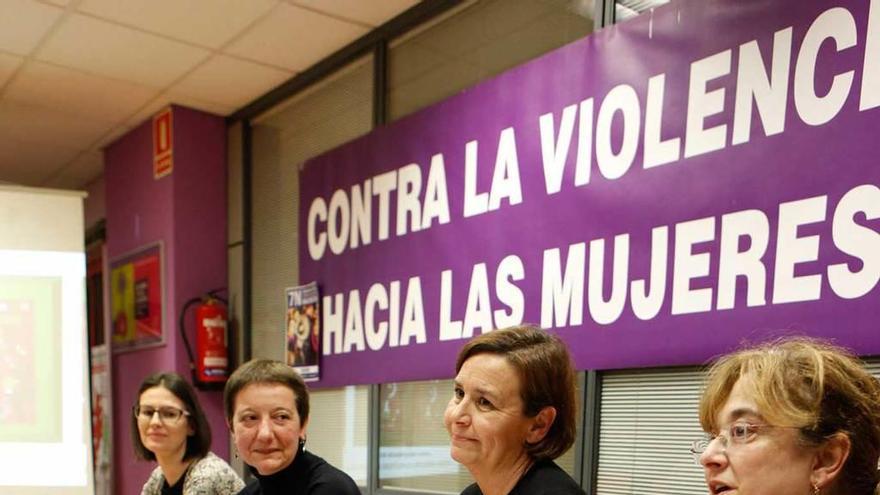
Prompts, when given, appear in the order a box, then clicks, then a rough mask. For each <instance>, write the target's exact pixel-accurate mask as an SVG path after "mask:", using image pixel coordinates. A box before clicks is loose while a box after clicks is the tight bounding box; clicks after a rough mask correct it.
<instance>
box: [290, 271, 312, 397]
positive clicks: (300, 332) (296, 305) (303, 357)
mask: <svg viewBox="0 0 880 495" xmlns="http://www.w3.org/2000/svg"><path fill="white" fill-rule="evenodd" d="M286 293H287V317H286V319H285V322H286V323H287V324H286V325H285V328H286V332H287V338H286V339H285V342H286V345H287V348H286V356H287V364H288V365H290V366H293V369H295V370H296V371H297V372H298V373H299V374H300V376H302V377H303V380H305V381H307V382H310V381H315V380H318V379H319V378H320V377H321V375H320V368H319V365H318V360H319V356H320V355H321V352H320V351H321V348H320V344H321V318H320V316H319V315H320V311H319V309H320V308H319V307H318V301H319V296H318V284H317V283H316V282H311V283H309V284H306V285H300V286H297V287H289V288H287V289H286Z"/></svg>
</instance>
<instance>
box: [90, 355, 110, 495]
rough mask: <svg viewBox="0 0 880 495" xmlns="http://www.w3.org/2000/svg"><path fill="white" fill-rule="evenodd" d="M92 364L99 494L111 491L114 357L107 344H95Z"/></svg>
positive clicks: (94, 430)
mask: <svg viewBox="0 0 880 495" xmlns="http://www.w3.org/2000/svg"><path fill="white" fill-rule="evenodd" d="M91 366H92V382H91V385H92V457H93V459H94V463H95V494H96V495H105V494H109V493H110V491H111V490H110V488H111V486H110V475H111V460H112V454H113V451H112V440H111V439H112V436H111V430H110V428H111V425H112V418H111V417H110V411H111V410H112V406H111V403H110V361H109V355H108V352H107V346H106V345H99V346H93V347H92V348H91Z"/></svg>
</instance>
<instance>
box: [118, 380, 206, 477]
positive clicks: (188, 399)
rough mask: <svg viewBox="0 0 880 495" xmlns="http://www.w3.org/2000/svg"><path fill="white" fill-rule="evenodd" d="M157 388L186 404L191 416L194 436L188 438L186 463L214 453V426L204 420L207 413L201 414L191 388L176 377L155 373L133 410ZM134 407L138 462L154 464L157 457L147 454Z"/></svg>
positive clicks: (189, 417)
mask: <svg viewBox="0 0 880 495" xmlns="http://www.w3.org/2000/svg"><path fill="white" fill-rule="evenodd" d="M154 387H162V388H164V389H167V390H168V391H169V392H171V393H172V394H174V396H175V397H177V398H178V399H180V401H181V402H183V408H184V410H186V412H188V413H189V416H186V418H187V421H189V425H190V426H191V427H192V429H193V434H192V435H189V436H187V437H186V450H185V451H184V453H183V459H184V460H189V459H201V458H202V457H204V456H206V455H207V454H208V452H209V451H210V450H211V425H209V424H208V418H207V417H205V412H204V411H203V410H202V406H201V405H200V404H199V399H198V397H197V396H196V392H195V390H193V388H192V386H191V385H190V384H189V383H187V381H186V380H184V379H183V377H181V376H180V375H178V374H177V373H172V372H161V373H153V374H152V375H150V376H148V377H146V378H144V381H143V382H141V387H140V388H139V389H138V393H137V398H136V399H135V404H134V407H137V406H138V405H139V404H140V400H141V395H142V394H143V393H144V392H146V391H147V389H151V388H154ZM134 407H133V408H132V414H131V441H132V445H133V446H134V453H135V455H136V456H137V457H138V458H139V459H144V460H147V461H155V460H156V454H154V453H153V452H151V451H150V450H148V449H147V448H146V447H145V446H144V443H143V442H142V441H141V435H140V432H139V431H138V424H137V417H135V414H134Z"/></svg>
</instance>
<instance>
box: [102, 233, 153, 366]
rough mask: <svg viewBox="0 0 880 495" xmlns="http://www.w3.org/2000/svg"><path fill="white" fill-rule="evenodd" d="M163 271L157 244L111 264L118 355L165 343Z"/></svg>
mask: <svg viewBox="0 0 880 495" xmlns="http://www.w3.org/2000/svg"><path fill="white" fill-rule="evenodd" d="M161 268H162V249H161V245H158V244H157V245H153V246H151V247H148V248H146V249H143V250H140V251H138V252H136V253H133V254H130V255H128V256H124V257H122V258H120V259H118V260H116V261H114V262H113V263H111V268H110V315H111V318H112V325H113V349H114V350H115V351H118V350H128V349H136V348H140V347H144V346H150V345H158V344H162V343H164V341H165V337H164V330H163V324H162V313H163V307H162V276H161V273H162V269H161Z"/></svg>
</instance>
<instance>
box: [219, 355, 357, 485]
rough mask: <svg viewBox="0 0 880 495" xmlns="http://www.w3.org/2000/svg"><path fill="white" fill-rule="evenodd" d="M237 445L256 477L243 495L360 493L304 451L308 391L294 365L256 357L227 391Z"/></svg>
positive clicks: (225, 396) (228, 417)
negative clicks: (292, 366)
mask: <svg viewBox="0 0 880 495" xmlns="http://www.w3.org/2000/svg"><path fill="white" fill-rule="evenodd" d="M223 404H224V407H225V409H226V421H227V423H228V424H229V429H230V430H232V437H233V440H234V441H235V447H236V449H238V453H239V455H240V456H241V458H242V459H243V460H244V462H245V463H247V465H248V466H249V467H250V469H251V472H252V473H254V476H256V479H255V480H254V481H252V482H250V483H248V485H247V487H245V489H244V490H242V491H241V492H240V493H241V495H273V494H279V495H281V494H283V495H360V493H361V492H360V490H359V489H358V487H357V485H356V484H355V482H354V481H353V480H352V479H351V478H350V477H349V476H348V475H347V474H345V473H343V472H342V471H340V470H339V469H336V468H335V467H333V466H331V465H330V464H329V463H328V462H327V461H325V460H324V459H321V458H320V457H318V456H316V455H315V454H313V453H311V452H308V451H306V450H305V444H306V427H307V426H308V424H309V389H308V388H306V384H305V382H303V379H302V378H301V377H300V376H299V375H298V374H297V373H296V371H294V370H293V368H291V367H290V366H288V365H286V364H284V363H282V362H279V361H273V360H271V359H254V360H252V361H248V362H247V363H245V364H243V365H242V366H241V367H239V368H238V369H237V370H235V372H234V373H232V376H230V377H229V381H228V382H226V388H225V389H224V391H223Z"/></svg>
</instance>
